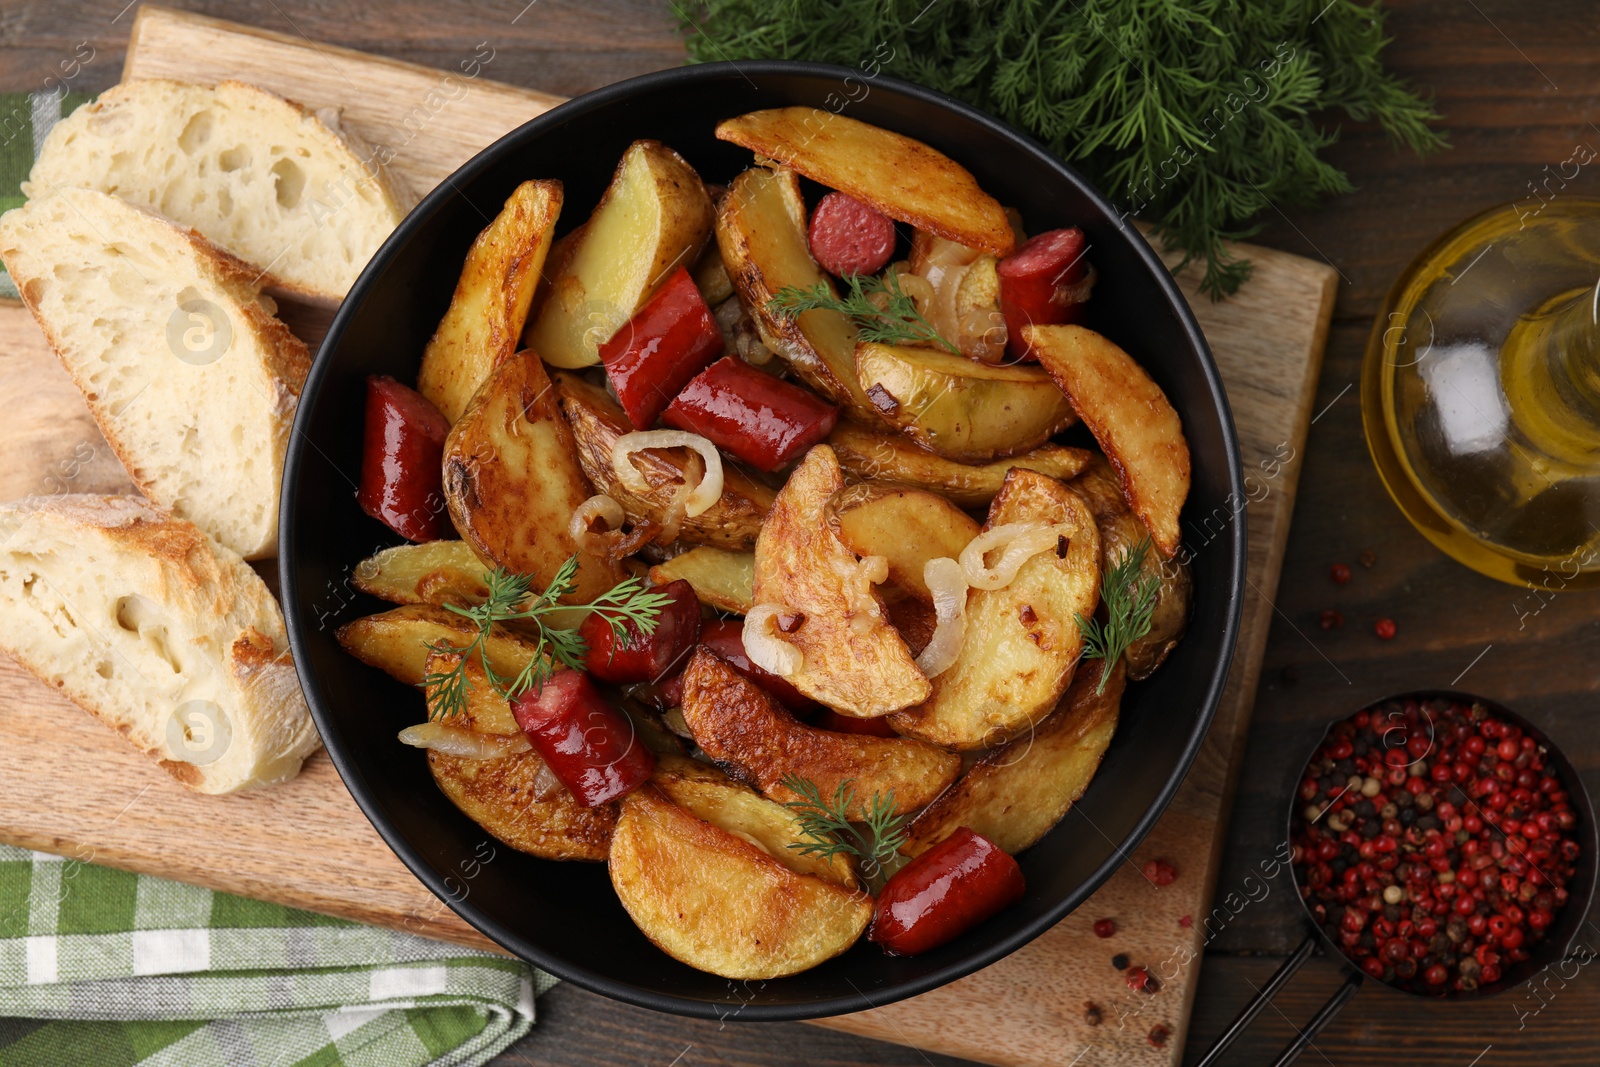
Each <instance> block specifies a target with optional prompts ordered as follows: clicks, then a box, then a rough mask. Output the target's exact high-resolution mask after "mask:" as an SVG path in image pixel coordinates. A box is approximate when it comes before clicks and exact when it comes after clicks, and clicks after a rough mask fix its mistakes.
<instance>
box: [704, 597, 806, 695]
mask: <svg viewBox="0 0 1600 1067" xmlns="http://www.w3.org/2000/svg"><path fill="white" fill-rule="evenodd" d="M700 643H701V644H702V645H705V646H706V647H707V648H709V649H710V650H711V651H713V652H715V653H716V654H717V655H719V656H721V657H722V658H723V659H724V660H726V661H727V663H728V666H730V667H732V668H733V669H734V670H736V671H738V672H739V673H740V674H742V675H744V676H745V677H746V678H748V679H750V680H751V681H752V682H754V683H756V684H757V685H759V686H760V687H761V688H763V689H765V690H766V691H767V692H769V693H771V694H772V695H773V696H775V697H777V698H778V701H779V703H781V704H782V705H783V706H784V707H786V708H788V709H789V710H790V711H796V712H801V713H807V712H811V711H814V710H815V709H816V707H817V702H816V701H814V700H812V699H811V698H810V697H808V696H806V695H805V694H804V693H802V692H800V690H798V689H796V688H795V687H794V686H793V685H790V684H789V682H788V681H787V680H786V679H783V678H780V677H778V676H777V675H776V674H773V673H772V672H771V671H768V670H763V669H762V668H760V667H757V666H756V665H755V664H754V663H751V662H750V657H749V655H748V654H746V653H745V650H744V624H743V623H739V622H735V621H733V620H731V619H717V620H715V621H712V622H708V623H706V624H705V626H704V627H702V628H701V630H700Z"/></svg>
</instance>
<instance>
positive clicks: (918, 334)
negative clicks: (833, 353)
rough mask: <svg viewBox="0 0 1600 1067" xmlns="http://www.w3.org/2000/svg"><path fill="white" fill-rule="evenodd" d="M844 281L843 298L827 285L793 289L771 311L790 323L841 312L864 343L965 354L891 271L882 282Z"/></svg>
mask: <svg viewBox="0 0 1600 1067" xmlns="http://www.w3.org/2000/svg"><path fill="white" fill-rule="evenodd" d="M842 280H843V282H844V284H845V285H846V287H847V288H848V292H846V293H845V295H843V296H834V295H833V293H832V292H830V291H829V289H828V283H827V282H826V281H821V282H818V283H817V284H816V285H814V286H812V287H811V288H810V289H806V288H804V287H802V286H798V285H790V286H787V287H785V288H783V289H779V290H778V291H777V292H776V293H773V294H772V299H771V300H769V301H767V307H768V308H769V309H771V310H772V311H773V312H774V313H775V314H778V315H782V316H783V317H784V318H788V319H792V318H794V317H795V316H797V315H799V314H801V313H802V312H806V311H814V310H817V309H819V308H822V309H826V310H828V311H837V312H839V313H840V314H842V315H845V316H848V317H849V319H850V321H851V322H853V323H854V324H855V327H856V335H857V336H858V337H859V338H860V339H861V340H863V341H876V342H878V343H879V344H886V345H897V344H902V343H904V342H907V341H911V342H916V341H931V342H933V343H934V344H936V345H939V346H940V347H942V348H943V349H945V350H946V351H947V352H950V353H953V354H954V355H958V356H959V355H960V354H961V349H959V348H957V347H956V346H955V345H953V344H951V343H950V342H949V341H947V340H945V339H944V338H943V337H942V336H940V334H939V331H938V330H936V329H934V328H933V323H931V322H929V321H928V320H927V319H926V318H924V317H923V315H922V312H920V311H918V310H917V302H916V301H915V300H912V299H911V298H910V297H909V296H907V295H906V294H905V290H903V289H901V288H900V275H899V273H898V272H897V271H893V270H891V271H888V272H886V273H885V274H884V276H883V277H882V278H879V277H876V276H875V275H871V274H865V275H863V274H850V275H846V276H845V277H844V278H843V279H842Z"/></svg>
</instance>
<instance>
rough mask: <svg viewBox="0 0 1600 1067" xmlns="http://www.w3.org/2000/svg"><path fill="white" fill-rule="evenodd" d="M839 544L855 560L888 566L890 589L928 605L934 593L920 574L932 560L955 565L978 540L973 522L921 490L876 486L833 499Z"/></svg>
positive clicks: (857, 487) (845, 491)
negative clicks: (861, 558)
mask: <svg viewBox="0 0 1600 1067" xmlns="http://www.w3.org/2000/svg"><path fill="white" fill-rule="evenodd" d="M833 511H834V514H835V515H836V516H838V523H839V540H841V541H843V542H844V543H845V547H847V548H849V549H850V551H852V552H854V553H855V554H856V555H858V556H882V557H883V558H884V559H886V560H888V561H889V585H891V586H893V587H894V588H896V589H900V590H903V591H905V592H907V593H910V594H911V595H912V596H915V597H917V598H919V599H921V600H925V601H927V602H928V603H930V604H931V603H932V602H933V593H931V592H930V591H929V590H928V583H927V582H926V581H924V580H923V577H922V570H923V568H924V567H925V566H927V563H928V561H929V560H930V559H937V558H938V557H940V556H948V557H950V558H951V559H955V558H957V557H959V556H960V555H961V550H962V549H963V548H966V547H967V542H968V541H971V540H972V539H973V538H974V537H977V536H978V524H977V523H976V522H974V521H973V519H972V516H970V515H968V514H967V513H966V512H964V511H962V510H961V509H960V508H958V507H956V506H955V505H954V504H952V503H950V501H948V500H946V499H945V498H944V497H942V496H939V495H938V494H936V493H930V492H928V491H927V490H925V489H901V488H898V487H895V486H890V485H884V484H882V483H879V482H860V483H857V484H856V485H849V486H846V487H845V488H844V489H842V490H840V492H839V494H838V495H837V496H836V497H835V498H834V501H833Z"/></svg>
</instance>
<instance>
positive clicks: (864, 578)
mask: <svg viewBox="0 0 1600 1067" xmlns="http://www.w3.org/2000/svg"><path fill="white" fill-rule="evenodd" d="M888 580H889V558H888V557H887V556H862V557H861V558H860V559H859V560H857V561H856V565H855V570H854V572H853V573H851V574H848V575H846V576H845V583H844V588H845V591H846V592H847V593H848V594H849V595H850V611H851V615H850V629H852V630H854V631H855V632H856V633H858V634H864V633H866V632H867V631H869V630H871V629H872V628H873V627H874V626H876V625H877V624H878V622H879V621H880V620H881V619H882V618H883V609H882V608H880V607H879V606H878V598H877V597H875V596H873V595H872V587H873V586H875V585H882V584H883V583H884V582H886V581H888Z"/></svg>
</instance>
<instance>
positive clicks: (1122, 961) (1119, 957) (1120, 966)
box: [1111, 952, 1128, 971]
mask: <svg viewBox="0 0 1600 1067" xmlns="http://www.w3.org/2000/svg"><path fill="white" fill-rule="evenodd" d="M1111 966H1113V967H1115V968H1116V969H1117V970H1119V971H1125V970H1127V969H1128V956H1127V953H1124V952H1119V953H1117V954H1116V955H1115V956H1112V957H1111Z"/></svg>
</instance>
